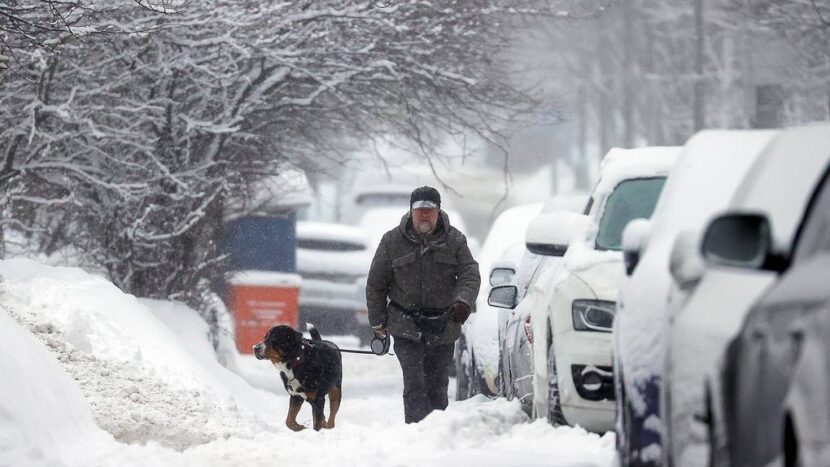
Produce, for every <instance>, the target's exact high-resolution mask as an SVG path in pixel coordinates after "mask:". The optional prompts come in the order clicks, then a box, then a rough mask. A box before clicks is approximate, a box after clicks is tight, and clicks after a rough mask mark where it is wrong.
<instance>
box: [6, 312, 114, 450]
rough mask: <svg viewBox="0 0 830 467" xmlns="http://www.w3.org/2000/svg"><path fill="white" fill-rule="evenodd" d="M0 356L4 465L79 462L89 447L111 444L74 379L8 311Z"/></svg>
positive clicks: (109, 438)
mask: <svg viewBox="0 0 830 467" xmlns="http://www.w3.org/2000/svg"><path fill="white" fill-rule="evenodd" d="M0 353H2V355H3V358H0V374H2V375H3V384H0V465H41V464H42V465H47V464H50V465H53V464H51V461H52V460H53V459H55V458H58V459H64V460H68V461H70V462H78V461H80V460H82V459H84V458H86V457H87V456H86V455H85V452H86V451H88V450H89V448H90V446H91V445H94V444H101V443H107V442H111V441H112V437H110V436H109V435H107V434H106V433H105V432H103V431H102V430H101V429H100V428H98V426H97V425H96V424H95V419H94V417H93V415H92V411H91V410H90V408H89V404H88V403H87V401H86V400H85V399H84V396H83V394H81V390H80V389H79V388H78V386H77V384H76V383H75V381H73V380H72V378H71V377H70V376H69V375H68V374H66V372H65V371H64V370H63V368H61V366H60V364H58V361H57V360H55V357H54V356H53V355H52V354H51V353H50V352H49V351H48V350H47V348H46V347H45V346H44V345H43V343H41V342H39V341H38V340H37V339H36V338H35V337H34V336H32V334H31V333H30V332H28V331H27V330H26V329H25V328H23V327H21V326H20V325H19V324H17V323H16V322H15V321H14V320H13V319H12V318H11V317H10V316H9V314H8V313H7V312H6V310H4V309H0Z"/></svg>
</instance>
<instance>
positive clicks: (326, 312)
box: [297, 221, 373, 338]
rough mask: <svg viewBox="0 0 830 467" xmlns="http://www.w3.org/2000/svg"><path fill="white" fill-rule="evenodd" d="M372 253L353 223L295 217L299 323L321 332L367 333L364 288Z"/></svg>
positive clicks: (364, 234)
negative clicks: (324, 221)
mask: <svg viewBox="0 0 830 467" xmlns="http://www.w3.org/2000/svg"><path fill="white" fill-rule="evenodd" d="M372 253H373V252H372V251H370V249H369V246H368V244H367V241H366V233H365V232H364V231H363V230H361V229H359V228H356V227H352V226H348V225H342V224H329V223H322V222H305V221H300V222H297V272H298V273H299V274H300V276H302V285H301V286H300V295H299V297H298V304H299V312H300V323H306V322H308V323H314V325H315V326H317V328H318V329H320V331H321V332H323V333H326V334H355V335H358V336H359V337H361V338H366V337H369V335H370V327H369V316H368V312H367V309H366V295H365V289H366V276H367V275H368V273H369V265H370V264H371V261H372Z"/></svg>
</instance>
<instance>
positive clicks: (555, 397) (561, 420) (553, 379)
mask: <svg viewBox="0 0 830 467" xmlns="http://www.w3.org/2000/svg"><path fill="white" fill-rule="evenodd" d="M548 421H549V422H550V423H551V424H553V425H554V426H558V425H567V424H568V422H567V420H565V415H564V414H563V413H562V405H561V404H560V403H559V380H558V379H557V376H556V358H555V355H554V352H553V344H551V345H550V346H548Z"/></svg>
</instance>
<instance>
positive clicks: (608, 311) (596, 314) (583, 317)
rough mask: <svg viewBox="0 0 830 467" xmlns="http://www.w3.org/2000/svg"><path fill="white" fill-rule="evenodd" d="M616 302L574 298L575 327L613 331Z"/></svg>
mask: <svg viewBox="0 0 830 467" xmlns="http://www.w3.org/2000/svg"><path fill="white" fill-rule="evenodd" d="M616 305H617V304H616V303H615V302H609V301H607V300H574V301H573V304H572V305H571V309H572V310H573V319H574V329H576V330H577V331H595V332H611V325H612V324H613V323H614V311H615V309H616Z"/></svg>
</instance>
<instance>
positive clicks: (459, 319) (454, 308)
mask: <svg viewBox="0 0 830 467" xmlns="http://www.w3.org/2000/svg"><path fill="white" fill-rule="evenodd" d="M472 311H473V310H471V309H470V305H467V304H466V303H464V302H455V303H453V304H452V305H450V308H449V310H448V313H449V317H450V319H451V320H453V321H455V322H456V323H460V324H464V322H465V321H467V318H469V317H470V313H472Z"/></svg>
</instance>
